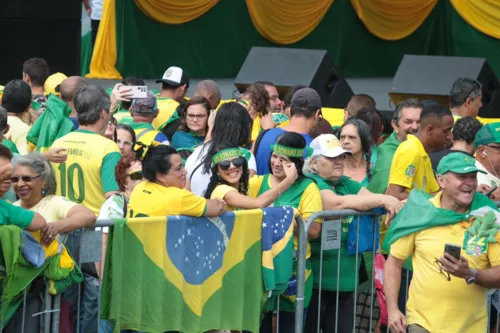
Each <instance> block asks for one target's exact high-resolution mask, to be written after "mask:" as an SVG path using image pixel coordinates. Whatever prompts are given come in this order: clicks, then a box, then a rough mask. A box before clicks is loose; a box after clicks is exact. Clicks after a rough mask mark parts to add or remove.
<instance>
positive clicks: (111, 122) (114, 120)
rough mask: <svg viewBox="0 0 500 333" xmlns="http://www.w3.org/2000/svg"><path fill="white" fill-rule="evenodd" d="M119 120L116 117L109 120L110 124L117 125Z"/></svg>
mask: <svg viewBox="0 0 500 333" xmlns="http://www.w3.org/2000/svg"><path fill="white" fill-rule="evenodd" d="M116 123H117V121H116V119H115V118H111V120H110V121H109V123H108V125H116Z"/></svg>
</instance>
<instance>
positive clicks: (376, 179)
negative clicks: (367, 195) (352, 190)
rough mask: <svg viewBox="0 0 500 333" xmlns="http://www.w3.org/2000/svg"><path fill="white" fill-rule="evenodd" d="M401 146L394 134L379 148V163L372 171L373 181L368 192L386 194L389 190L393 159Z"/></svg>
mask: <svg viewBox="0 0 500 333" xmlns="http://www.w3.org/2000/svg"><path fill="white" fill-rule="evenodd" d="M400 144H401V141H399V140H398V137H397V136H396V133H392V134H391V136H389V137H388V138H387V140H385V141H384V143H383V144H381V145H380V146H379V147H378V158H377V162H376V163H375V167H374V168H373V170H372V173H373V175H372V180H371V181H370V184H369V185H368V190H369V191H370V192H373V193H380V194H384V193H385V191H386V190H387V185H388V183H389V174H390V173H391V165H392V158H393V157H394V153H395V152H396V150H397V149H398V147H399V145H400Z"/></svg>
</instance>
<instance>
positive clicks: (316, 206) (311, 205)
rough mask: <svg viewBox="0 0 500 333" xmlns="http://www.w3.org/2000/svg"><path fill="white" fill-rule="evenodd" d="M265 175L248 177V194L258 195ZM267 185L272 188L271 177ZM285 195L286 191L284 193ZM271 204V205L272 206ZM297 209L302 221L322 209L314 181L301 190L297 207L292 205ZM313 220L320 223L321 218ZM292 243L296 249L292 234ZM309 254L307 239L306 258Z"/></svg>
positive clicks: (309, 246) (251, 195)
mask: <svg viewBox="0 0 500 333" xmlns="http://www.w3.org/2000/svg"><path fill="white" fill-rule="evenodd" d="M264 178H265V176H254V177H252V178H250V182H249V186H248V196H250V197H253V198H256V197H258V194H259V191H260V188H261V186H262V183H263V181H264ZM267 186H268V187H269V188H272V185H271V177H268V184H267ZM284 195H286V192H285V193H284ZM272 206H273V205H271V207H272ZM294 208H296V209H297V210H298V211H299V214H300V216H301V217H302V220H303V221H304V223H305V222H306V221H307V219H308V218H309V217H310V216H311V215H312V214H313V213H316V212H319V211H321V210H323V201H322V200H321V193H320V191H319V188H318V186H317V185H316V183H314V182H313V183H311V184H309V185H308V186H307V187H306V189H305V190H304V192H302V195H301V196H300V202H299V204H298V206H297V207H294ZM314 222H317V223H322V222H323V220H322V219H316V220H315V221H314ZM293 243H294V246H295V249H297V246H298V238H297V236H294V238H293ZM310 256H311V244H309V241H308V242H307V249H306V258H309V257H310Z"/></svg>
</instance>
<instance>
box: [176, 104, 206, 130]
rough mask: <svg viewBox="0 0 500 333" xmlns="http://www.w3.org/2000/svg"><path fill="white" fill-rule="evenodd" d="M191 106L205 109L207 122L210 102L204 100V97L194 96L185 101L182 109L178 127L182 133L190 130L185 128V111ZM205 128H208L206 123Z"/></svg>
mask: <svg viewBox="0 0 500 333" xmlns="http://www.w3.org/2000/svg"><path fill="white" fill-rule="evenodd" d="M193 105H202V106H203V107H204V108H205V110H206V111H207V122H208V117H209V116H210V110H211V109H212V106H211V105H210V102H209V101H208V99H206V98H205V97H203V96H195V97H193V98H191V99H190V100H189V101H187V102H186V103H185V104H184V106H183V107H182V111H181V124H180V126H179V131H182V132H189V131H190V129H189V128H188V126H187V121H186V117H187V109H188V108H189V107H190V106H193ZM207 126H208V123H207Z"/></svg>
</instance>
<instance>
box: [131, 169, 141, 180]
mask: <svg viewBox="0 0 500 333" xmlns="http://www.w3.org/2000/svg"><path fill="white" fill-rule="evenodd" d="M128 176H129V177H130V180H142V178H143V176H142V170H139V171H134V172H131V173H129V174H128Z"/></svg>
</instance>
